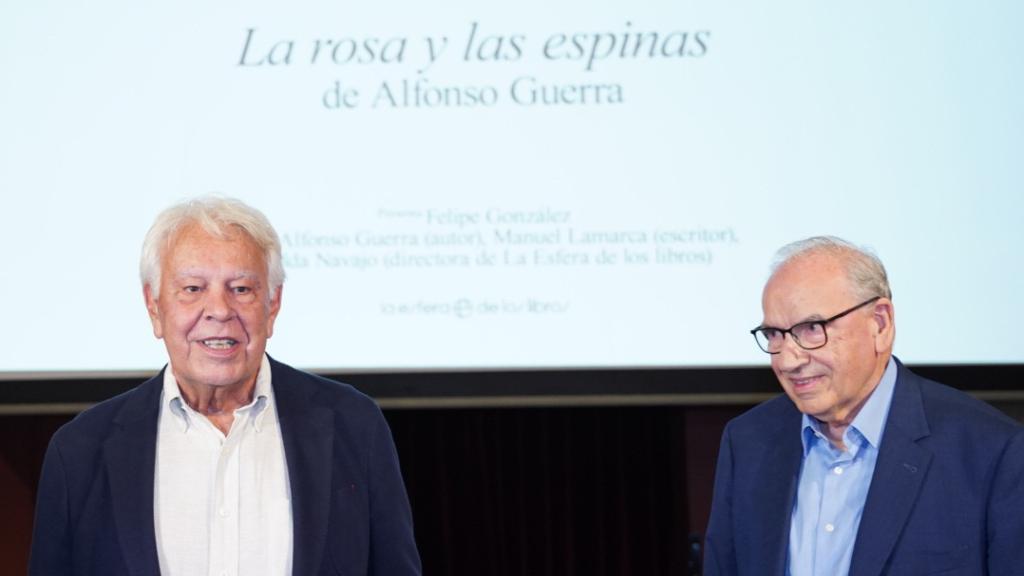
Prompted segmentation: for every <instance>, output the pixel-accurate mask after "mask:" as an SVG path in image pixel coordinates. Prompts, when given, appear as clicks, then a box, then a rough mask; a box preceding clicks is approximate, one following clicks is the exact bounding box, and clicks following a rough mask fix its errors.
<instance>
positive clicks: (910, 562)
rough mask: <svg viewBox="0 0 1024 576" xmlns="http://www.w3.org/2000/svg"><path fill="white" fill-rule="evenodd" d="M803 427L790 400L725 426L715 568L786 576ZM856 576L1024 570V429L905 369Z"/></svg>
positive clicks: (712, 553) (715, 505) (711, 571)
mask: <svg viewBox="0 0 1024 576" xmlns="http://www.w3.org/2000/svg"><path fill="white" fill-rule="evenodd" d="M800 424H801V415H800V412H799V411H797V409H796V407H795V405H794V404H793V403H792V402H791V401H790V400H789V398H788V397H786V396H780V397H779V398H775V399H773V400H770V401H768V402H765V403H764V404H761V405H760V406H757V407H755V408H754V409H752V410H750V411H749V412H747V413H745V414H743V415H742V416H739V417H738V418H736V419H735V420H733V421H732V422H730V423H729V424H728V426H726V429H725V433H724V434H723V435H722V446H721V450H720V452H719V456H718V468H717V471H716V475H715V494H714V498H713V500H712V507H711V519H710V521H709V523H708V531H707V537H706V543H705V556H704V564H705V574H706V575H712V576H714V575H719V574H723V575H739V574H751V575H758V576H761V575H778V576H781V575H783V574H785V572H786V555H787V552H788V546H789V524H790V515H791V513H792V510H793V502H794V499H795V498H796V489H797V479H798V476H799V474H800V465H801V460H802V455H803V451H802V448H801V443H800ZM850 574H851V575H856V576H876V575H879V574H894V575H903V574H908V575H914V576H917V575H921V574H943V575H947V576H952V575H956V574H964V575H967V574H971V575H982V574H991V575H993V576H1003V575H1008V574H1024V428H1022V427H1021V425H1020V424H1018V423H1017V422H1014V421H1013V420H1011V419H1010V418H1008V417H1007V416H1005V415H1004V414H1002V413H1001V412H999V411H997V410H995V409H994V408H992V407H990V406H989V405H987V404H985V403H983V402H981V401H979V400H976V399H974V398H972V397H970V396H968V395H967V394H964V393H962V392H959V391H957V390H954V389H952V388H949V387H947V386H943V385H941V384H938V383H936V382H932V381H930V380H926V379H924V378H921V377H920V376H917V375H915V374H914V373H912V372H910V370H907V369H906V368H905V367H904V366H903V365H902V364H898V373H897V376H896V388H895V391H894V393H893V399H892V404H891V405H890V408H889V417H888V420H887V421H886V424H885V432H884V435H883V437H882V444H881V447H880V449H879V454H878V461H877V463H876V464H875V472H874V475H873V476H872V479H871V487H870V488H869V490H868V495H867V500H866V502H865V504H864V515H863V516H862V518H861V522H860V529H859V530H858V532H857V538H856V541H855V543H854V548H853V559H852V561H851V563H850ZM830 576H831V575H830Z"/></svg>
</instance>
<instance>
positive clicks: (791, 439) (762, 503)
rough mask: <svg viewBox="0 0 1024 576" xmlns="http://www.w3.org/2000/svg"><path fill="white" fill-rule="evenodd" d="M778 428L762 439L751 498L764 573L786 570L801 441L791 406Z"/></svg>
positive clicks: (796, 416)
mask: <svg viewBox="0 0 1024 576" xmlns="http://www.w3.org/2000/svg"><path fill="white" fill-rule="evenodd" d="M780 424H782V425H780V426H779V427H777V428H776V429H775V430H774V431H772V432H771V433H770V434H766V436H765V438H764V446H765V450H764V451H763V453H762V455H761V457H762V458H764V460H763V461H762V462H760V463H759V464H758V465H757V466H756V467H754V468H753V469H754V470H763V471H764V474H761V475H760V477H759V478H757V479H756V480H753V481H754V482H756V484H755V491H756V493H757V495H758V496H757V497H756V498H755V499H754V501H755V502H756V503H757V506H759V509H758V510H757V511H756V512H755V513H754V514H752V518H754V519H760V521H761V522H762V525H761V526H759V527H758V528H757V532H756V533H758V534H761V535H762V537H761V538H760V540H759V543H758V546H759V548H758V551H757V554H755V555H754V557H756V558H761V559H762V562H763V564H761V565H762V566H763V567H764V568H765V572H764V573H765V574H778V575H780V576H781V575H783V574H785V572H786V557H787V555H788V552H789V524H790V519H791V518H792V515H793V498H794V497H795V495H796V487H797V478H798V477H799V475H800V463H801V460H802V456H803V454H802V452H801V450H802V449H801V444H800V414H799V412H797V411H796V409H795V407H794V409H793V414H792V415H787V417H786V418H784V419H782V420H781V421H780Z"/></svg>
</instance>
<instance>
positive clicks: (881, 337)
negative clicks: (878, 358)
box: [871, 298, 896, 353]
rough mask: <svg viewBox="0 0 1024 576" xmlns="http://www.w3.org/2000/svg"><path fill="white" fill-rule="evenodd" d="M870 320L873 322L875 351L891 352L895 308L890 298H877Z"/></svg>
mask: <svg viewBox="0 0 1024 576" xmlns="http://www.w3.org/2000/svg"><path fill="white" fill-rule="evenodd" d="M871 313H872V320H874V322H875V328H876V330H877V331H876V333H875V352H877V353H883V352H886V353H888V352H891V351H892V345H893V342H894V341H895V340H896V322H895V321H896V310H895V309H894V308H893V305H892V300H890V299H888V298H879V299H878V301H877V302H875V304H874V307H873V308H872V311H871Z"/></svg>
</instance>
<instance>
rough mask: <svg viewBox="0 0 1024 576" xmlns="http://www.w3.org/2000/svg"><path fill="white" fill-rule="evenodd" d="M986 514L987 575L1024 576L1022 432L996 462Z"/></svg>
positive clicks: (1023, 457)
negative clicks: (1008, 575)
mask: <svg viewBox="0 0 1024 576" xmlns="http://www.w3.org/2000/svg"><path fill="white" fill-rule="evenodd" d="M987 512H988V514H987V515H988V572H989V574H1024V428H1022V429H1020V430H1018V431H1017V433H1016V434H1015V435H1014V436H1013V437H1012V438H1011V439H1010V441H1009V442H1008V443H1007V446H1006V450H1004V451H1003V454H1002V457H1001V458H1000V460H999V465H998V466H997V467H996V471H995V475H994V478H993V481H992V498H991V499H990V501H989V508H988V511H987Z"/></svg>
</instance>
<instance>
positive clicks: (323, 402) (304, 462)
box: [29, 360, 420, 576]
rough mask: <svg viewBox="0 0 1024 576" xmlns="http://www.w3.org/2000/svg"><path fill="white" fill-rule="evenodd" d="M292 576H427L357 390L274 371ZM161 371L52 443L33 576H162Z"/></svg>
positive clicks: (387, 441)
mask: <svg viewBox="0 0 1024 576" xmlns="http://www.w3.org/2000/svg"><path fill="white" fill-rule="evenodd" d="M270 368H271V375H272V380H271V381H272V385H273V387H274V396H275V399H276V403H277V413H278V418H279V419H280V423H281V435H282V437H283V440H284V450H285V459H286V460H287V463H288V481H289V484H290V486H291V497H292V522H293V534H294V548H293V557H292V558H293V563H292V564H293V568H292V573H293V574H294V575H296V576H308V575H314V574H345V575H364V574H373V575H374V576H405V575H412V574H419V573H420V561H419V555H418V553H417V551H416V544H415V541H414V539H413V527H412V514H411V512H410V509H409V501H408V498H407V496H406V493H405V486H404V484H403V482H402V476H401V472H400V471H399V467H398V457H397V455H396V453H395V448H394V444H393V442H392V440H391V432H390V430H389V429H388V426H387V423H386V422H385V420H384V417H383V415H382V414H381V412H380V410H379V409H378V408H377V405H376V404H374V402H373V401H372V400H370V399H369V398H367V397H366V396H364V395H363V394H361V393H359V392H357V391H356V390H355V389H353V388H352V387H350V386H347V385H345V384H339V383H337V382H334V381H331V380H327V379H325V378H321V377H319V376H314V375H312V374H308V373H305V372H300V371H298V370H295V369H294V368H291V367H289V366H286V365H284V364H281V363H279V362H276V361H274V360H271V361H270ZM162 389H163V373H162V372H161V373H160V374H158V375H157V376H156V377H154V378H152V379H150V380H148V381H146V382H145V383H143V384H142V385H141V386H139V387H138V388H135V389H134V390H131V391H129V392H126V393H124V394H121V395H120V396H117V397H115V398H111V399H110V400H107V401H105V402H102V403H101V404H98V405H97V406H94V407H92V408H91V409H89V410H86V411H85V412H83V413H82V414H80V415H78V417H76V418H75V419H74V420H72V421H71V422H69V423H67V424H66V425H64V426H63V427H62V428H61V429H60V430H58V431H57V433H56V434H54V436H53V438H52V439H51V440H50V446H49V448H48V449H47V451H46V459H45V461H44V463H43V472H42V477H41V478H40V483H39V494H38V502H37V504H36V520H35V528H34V530H33V537H32V555H31V561H30V567H29V574H31V575H32V576H49V575H57V574H61V575H71V574H75V575H93V574H94V575H97V576H115V575H121V574H125V575H128V574H131V575H134V576H144V575H146V576H156V575H158V574H159V573H160V569H159V566H158V563H157V554H156V537H155V534H154V524H153V485H154V471H155V469H154V466H155V460H156V436H157V419H158V414H159V410H160V395H161V391H162Z"/></svg>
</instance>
